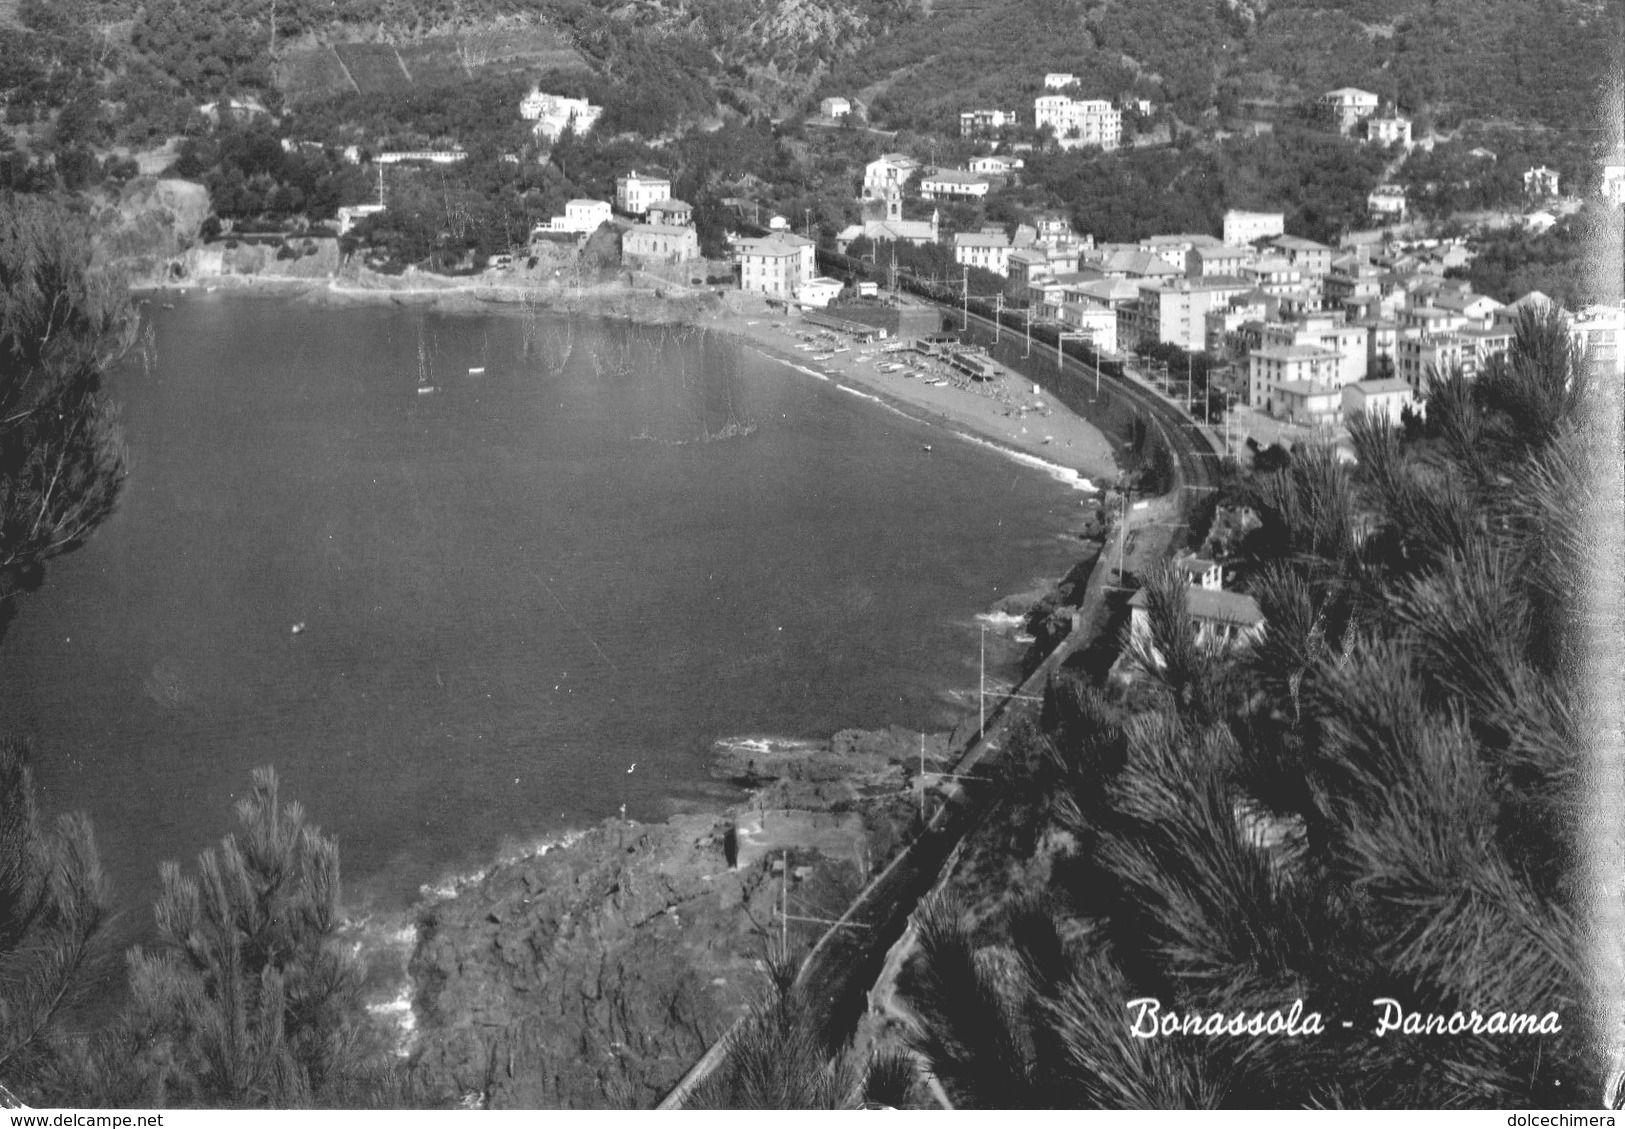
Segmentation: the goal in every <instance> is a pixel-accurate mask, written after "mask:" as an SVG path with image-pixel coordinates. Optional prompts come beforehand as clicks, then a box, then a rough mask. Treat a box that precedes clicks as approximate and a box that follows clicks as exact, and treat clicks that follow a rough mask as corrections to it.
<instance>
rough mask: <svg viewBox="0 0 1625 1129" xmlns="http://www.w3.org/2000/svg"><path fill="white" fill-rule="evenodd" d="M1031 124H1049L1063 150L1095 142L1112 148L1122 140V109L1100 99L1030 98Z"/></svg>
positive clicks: (1058, 96)
mask: <svg viewBox="0 0 1625 1129" xmlns="http://www.w3.org/2000/svg"><path fill="white" fill-rule="evenodd" d="M1033 124H1034V125H1035V126H1036V127H1037V128H1038V129H1043V128H1044V127H1045V126H1049V127H1050V129H1051V130H1053V131H1054V133H1055V140H1056V143H1057V144H1058V145H1060V146H1061V148H1063V149H1072V148H1075V147H1077V146H1079V145H1098V146H1100V147H1101V148H1102V149H1105V150H1112V149H1116V148H1117V147H1118V145H1120V144H1121V143H1122V140H1123V111H1121V110H1119V109H1118V108H1117V107H1116V106H1113V105H1112V104H1111V103H1110V102H1107V101H1104V100H1102V99H1076V100H1075V99H1072V98H1069V97H1068V96H1067V95H1065V94H1044V95H1040V96H1039V97H1038V98H1036V99H1035V100H1034V101H1033Z"/></svg>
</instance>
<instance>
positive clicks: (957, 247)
mask: <svg viewBox="0 0 1625 1129" xmlns="http://www.w3.org/2000/svg"><path fill="white" fill-rule="evenodd" d="M1011 250H1012V248H1011V246H1010V237H1009V236H1008V235H1006V234H1004V232H1002V231H1001V232H998V233H994V232H991V231H962V232H960V233H959V234H958V235H955V236H954V262H956V263H960V264H962V265H964V266H969V267H980V268H981V269H982V270H987V271H992V272H993V273H994V274H1007V273H1008V271H1009V262H1010V251H1011Z"/></svg>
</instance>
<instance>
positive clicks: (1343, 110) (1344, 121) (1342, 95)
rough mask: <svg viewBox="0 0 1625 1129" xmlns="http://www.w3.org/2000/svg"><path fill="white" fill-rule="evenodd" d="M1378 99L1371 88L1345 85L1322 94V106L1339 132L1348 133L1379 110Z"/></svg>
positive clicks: (1326, 115) (1323, 111)
mask: <svg viewBox="0 0 1625 1129" xmlns="http://www.w3.org/2000/svg"><path fill="white" fill-rule="evenodd" d="M1378 101H1379V99H1378V98H1377V96H1376V95H1375V94H1373V93H1371V92H1370V91H1369V90H1359V89H1357V88H1355V87H1352V86H1344V87H1340V88H1339V89H1337V90H1328V91H1327V92H1326V93H1325V94H1322V95H1321V96H1320V108H1321V112H1322V113H1323V114H1324V115H1325V117H1326V119H1327V120H1328V121H1329V122H1330V123H1331V124H1332V125H1333V126H1334V127H1336V129H1337V131H1338V132H1339V133H1348V132H1350V131H1351V130H1352V129H1353V128H1354V127H1355V126H1356V125H1357V124H1358V123H1359V122H1361V121H1362V120H1364V119H1366V118H1369V117H1371V116H1372V115H1374V114H1375V113H1376V112H1377V103H1378Z"/></svg>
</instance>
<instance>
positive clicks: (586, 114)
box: [519, 86, 604, 141]
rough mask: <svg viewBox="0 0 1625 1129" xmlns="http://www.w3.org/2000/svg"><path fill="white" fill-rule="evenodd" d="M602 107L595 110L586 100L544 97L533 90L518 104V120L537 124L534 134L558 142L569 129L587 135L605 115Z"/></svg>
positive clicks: (540, 92)
mask: <svg viewBox="0 0 1625 1129" xmlns="http://www.w3.org/2000/svg"><path fill="white" fill-rule="evenodd" d="M603 112H604V108H603V107H602V106H594V105H593V104H592V103H591V102H588V101H587V100H586V99H585V98H566V97H564V96H563V95H562V94H544V93H543V92H542V91H541V89H540V88H538V87H535V86H533V87H531V88H530V93H529V94H527V95H525V96H524V97H523V98H521V99H520V100H519V116H520V117H521V118H524V119H525V120H526V121H528V122H534V123H535V125H533V126H532V127H531V132H532V133H533V134H534V135H535V136H537V137H545V138H546V139H547V140H549V141H557V140H558V139H559V136H560V135H561V134H563V133H564V131H565V130H566V129H569V130H571V131H572V132H575V133H586V132H587V131H588V130H590V129H591V128H592V127H593V125H594V124H595V123H596V122H597V121H598V119H599V117H601V116H602V115H603Z"/></svg>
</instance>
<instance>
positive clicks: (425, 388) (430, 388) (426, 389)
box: [418, 384, 440, 396]
mask: <svg viewBox="0 0 1625 1129" xmlns="http://www.w3.org/2000/svg"><path fill="white" fill-rule="evenodd" d="M438 391H440V389H438V388H436V387H435V386H434V385H432V384H420V385H418V395H419V396H427V395H428V394H429V393H431V392H438Z"/></svg>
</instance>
